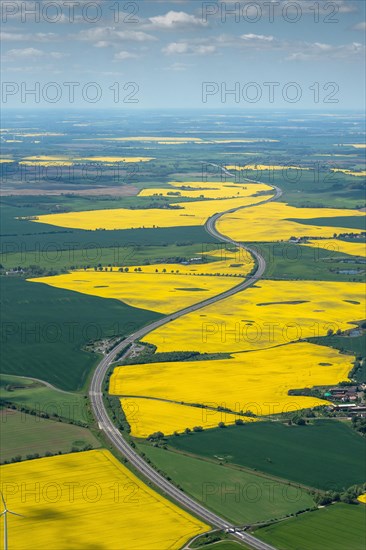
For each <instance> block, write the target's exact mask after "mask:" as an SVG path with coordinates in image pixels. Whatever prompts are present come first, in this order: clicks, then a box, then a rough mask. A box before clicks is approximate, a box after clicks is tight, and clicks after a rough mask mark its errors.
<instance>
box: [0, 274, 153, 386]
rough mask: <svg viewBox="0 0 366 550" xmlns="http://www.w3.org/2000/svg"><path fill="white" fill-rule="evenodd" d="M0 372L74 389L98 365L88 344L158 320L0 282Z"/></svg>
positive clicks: (16, 281)
mask: <svg viewBox="0 0 366 550" xmlns="http://www.w3.org/2000/svg"><path fill="white" fill-rule="evenodd" d="M2 287H3V293H2V299H1V312H2V315H3V316H4V317H3V318H4V319H6V324H4V325H3V331H2V350H1V352H2V353H1V355H2V372H3V373H5V374H16V375H20V376H31V377H35V378H40V379H41V380H46V381H47V382H50V383H51V384H54V385H55V386H56V387H58V388H61V389H63V390H78V389H80V388H82V386H83V384H85V381H86V379H87V377H88V375H89V374H90V373H91V371H92V369H93V367H94V365H95V364H96V362H97V361H98V357H99V356H98V355H97V354H96V353H92V352H91V351H86V350H85V349H84V348H85V346H86V345H87V343H90V341H91V340H100V339H103V338H108V337H109V338H111V337H116V336H119V335H120V336H123V335H125V334H127V333H130V332H131V331H132V330H134V329H135V328H137V327H138V326H143V325H145V324H146V323H149V322H150V321H153V320H154V319H157V318H158V317H159V315H158V314H157V313H154V312H152V311H146V310H141V309H136V308H132V307H130V306H128V305H126V304H123V303H122V302H119V301H117V300H105V299H102V298H98V297H96V296H85V295H83V294H80V293H77V292H70V291H67V290H61V289H58V288H51V287H49V286H47V285H42V284H39V285H36V284H32V283H29V282H27V281H25V280H24V279H22V278H15V277H12V278H11V277H4V278H3V279H2Z"/></svg>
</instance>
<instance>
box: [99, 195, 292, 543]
mask: <svg viewBox="0 0 366 550" xmlns="http://www.w3.org/2000/svg"><path fill="white" fill-rule="evenodd" d="M273 189H274V190H275V195H273V196H272V197H270V198H268V199H266V200H265V201H264V202H268V201H272V200H276V199H278V198H280V197H281V195H282V191H281V189H280V188H278V187H276V186H273ZM240 208H245V206H244V207H243V206H242V207H239V208H238V210H239V209H240ZM234 210H235V209H234ZM220 215H222V214H215V215H214V216H212V218H211V219H209V220H208V221H207V223H206V228H207V230H208V231H209V232H210V233H211V234H212V235H213V236H214V237H218V238H219V239H220V240H223V241H225V242H229V243H230V244H232V245H234V246H238V243H235V242H234V241H233V240H232V239H230V238H229V237H225V236H223V235H221V234H220V233H218V232H217V230H216V229H215V223H216V221H217V220H218V218H219V217H220ZM239 246H240V247H241V248H244V249H246V250H247V251H248V252H251V253H252V254H253V256H254V257H255V259H256V261H257V269H256V272H255V274H253V275H252V276H251V277H250V278H249V280H247V281H244V282H243V283H241V284H240V285H238V286H237V287H235V289H231V290H229V291H227V292H225V293H224V294H223V295H221V296H218V297H215V298H211V299H209V300H206V301H205V302H202V303H201V304H198V305H194V306H191V307H189V308H186V309H184V310H182V311H180V312H176V313H174V314H172V315H169V316H167V317H165V318H164V319H161V320H159V321H155V322H153V323H151V324H150V325H148V326H147V327H144V328H143V329H140V330H139V331H137V332H136V333H134V334H132V335H130V336H129V337H128V338H126V340H124V341H123V342H121V343H120V344H119V345H117V346H116V347H115V348H114V349H113V350H112V351H111V352H110V353H109V354H108V355H106V356H105V357H104V358H103V359H102V361H101V362H100V363H99V365H98V366H97V368H96V370H95V372H94V375H93V378H92V381H91V385H90V388H89V397H90V400H91V405H92V409H93V412H94V415H95V417H96V419H97V421H98V425H99V428H100V429H101V430H102V431H103V432H104V433H105V435H106V436H107V438H108V439H109V440H110V441H111V442H112V444H113V445H114V446H115V447H116V448H117V449H118V450H119V451H120V452H121V453H122V454H123V455H124V456H125V457H126V458H127V459H128V460H130V462H131V464H133V465H134V466H135V467H136V468H137V470H138V471H139V472H140V473H141V474H142V475H144V476H145V477H147V478H148V479H149V480H150V481H151V482H153V483H154V484H155V485H157V486H158V487H159V488H160V489H161V490H163V491H164V492H165V493H166V494H168V495H169V496H171V497H172V498H173V500H175V501H177V502H179V503H180V504H181V505H182V506H183V507H185V508H187V509H189V510H190V511H192V512H194V513H196V514H197V515H198V516H199V517H202V518H203V519H204V520H205V521H207V522H208V523H209V524H210V525H213V526H217V527H220V528H223V529H227V528H230V527H233V526H232V525H230V523H229V522H227V521H225V520H223V519H222V518H221V517H219V516H217V515H216V514H213V513H212V512H210V511H209V510H207V509H206V508H204V507H203V506H201V505H200V504H198V503H197V502H196V501H194V500H193V499H191V498H189V497H187V496H186V495H184V494H182V492H181V491H180V490H179V489H177V488H176V487H175V486H174V485H172V484H171V483H170V482H168V481H167V480H166V479H165V478H164V477H163V476H161V475H160V474H158V473H157V472H156V471H155V470H154V468H152V467H151V466H149V464H147V463H146V462H145V461H144V460H143V459H142V458H141V456H140V455H139V454H138V453H137V452H135V451H134V450H133V449H132V448H131V446H130V445H129V444H128V443H127V442H126V441H125V440H124V438H123V436H122V434H121V433H120V432H119V431H118V430H117V429H116V428H115V426H114V425H113V422H112V421H111V419H110V418H109V415H108V413H107V411H106V409H105V405H104V402H103V393H102V387H103V381H104V378H105V375H106V373H107V371H108V369H109V368H110V364H111V363H112V362H113V360H114V359H115V356H116V354H117V353H118V352H120V351H122V350H123V349H124V348H125V346H126V345H128V344H129V343H132V342H134V341H135V340H137V339H140V338H142V337H143V336H145V335H146V334H148V333H149V332H151V331H153V330H155V329H156V328H158V327H160V326H162V325H164V324H166V323H169V322H170V321H171V320H173V319H177V318H178V317H181V316H182V315H185V314H186V313H189V312H191V311H195V310H196V309H200V308H202V307H205V305H209V304H211V303H214V302H216V301H218V300H220V299H222V298H223V297H227V296H231V295H233V294H236V293H237V292H240V291H241V290H244V289H246V288H248V287H250V286H251V285H253V284H254V283H255V282H256V281H257V280H258V279H260V278H261V277H262V276H263V274H264V271H265V267H266V264H265V260H264V258H263V256H262V255H260V254H258V252H257V251H256V250H252V249H250V248H249V247H247V246H243V245H239ZM121 359H122V358H121ZM235 537H236V538H237V539H238V540H240V541H244V542H246V543H247V544H248V545H249V546H250V547H251V548H254V549H258V550H273V548H274V547H273V546H271V545H268V544H266V543H262V542H261V541H259V540H258V539H256V538H255V537H253V536H252V535H249V534H248V533H239V532H238V533H236V534H235Z"/></svg>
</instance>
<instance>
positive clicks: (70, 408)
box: [0, 374, 91, 424]
mask: <svg viewBox="0 0 366 550" xmlns="http://www.w3.org/2000/svg"><path fill="white" fill-rule="evenodd" d="M0 399H1V400H2V401H3V402H5V404H8V405H10V406H11V405H16V406H17V407H20V408H21V407H24V408H25V409H30V410H35V411H37V412H38V413H39V414H48V415H49V416H55V415H57V416H60V417H61V418H65V419H68V420H72V421H74V420H76V421H77V422H83V423H84V424H87V423H88V422H89V420H90V415H91V413H90V412H89V410H88V402H87V400H86V397H85V395H83V394H81V393H71V392H64V391H59V390H57V389H56V388H52V387H48V386H46V385H45V384H43V383H41V382H38V381H36V380H32V379H30V378H22V377H18V376H11V375H9V374H2V375H1V379H0Z"/></svg>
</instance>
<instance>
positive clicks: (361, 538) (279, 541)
mask: <svg viewBox="0 0 366 550" xmlns="http://www.w3.org/2000/svg"><path fill="white" fill-rule="evenodd" d="M365 524H366V508H365V507H364V506H353V505H351V504H335V505H333V506H328V507H327V508H323V509H321V510H316V511H315V512H311V513H309V514H303V515H301V516H298V517H297V518H292V519H290V520H288V521H284V522H282V523H278V524H277V525H272V526H270V527H264V528H263V529H259V530H257V531H255V536H256V537H258V538H260V539H262V540H263V541H265V542H269V543H270V544H273V545H275V547H276V548H278V549H279V550H294V548H301V550H344V549H345V548H349V549H352V550H364V548H365V545H366V530H365ZM299 541H301V542H299ZM299 544H301V546H299Z"/></svg>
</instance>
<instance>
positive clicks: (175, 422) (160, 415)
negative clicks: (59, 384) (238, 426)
mask: <svg viewBox="0 0 366 550" xmlns="http://www.w3.org/2000/svg"><path fill="white" fill-rule="evenodd" d="M114 383H116V384H117V385H118V386H119V381H117V377H116V376H114V377H113V378H112V380H111V387H110V393H112V394H113V393H115V391H114V390H113V384H114ZM122 383H123V382H122ZM120 401H121V405H122V409H123V411H124V413H125V415H126V418H127V422H128V423H129V425H130V426H131V435H132V436H133V437H144V438H146V437H148V436H149V435H150V434H152V433H154V432H158V431H160V432H163V434H164V435H172V434H173V433H174V432H178V433H182V432H184V430H185V429H186V428H190V429H191V430H192V429H193V428H194V427H195V426H201V427H202V428H203V429H205V430H206V429H208V428H216V427H217V425H218V423H219V422H225V424H227V425H229V424H234V422H235V420H236V419H237V418H242V420H243V421H245V422H253V421H255V418H252V417H247V416H246V417H241V416H238V415H235V414H230V413H228V412H225V411H217V410H211V409H207V408H199V407H191V406H187V405H181V404H179V403H171V402H168V401H161V400H158V399H143V398H132V397H125V398H122V399H121V400H120Z"/></svg>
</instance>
